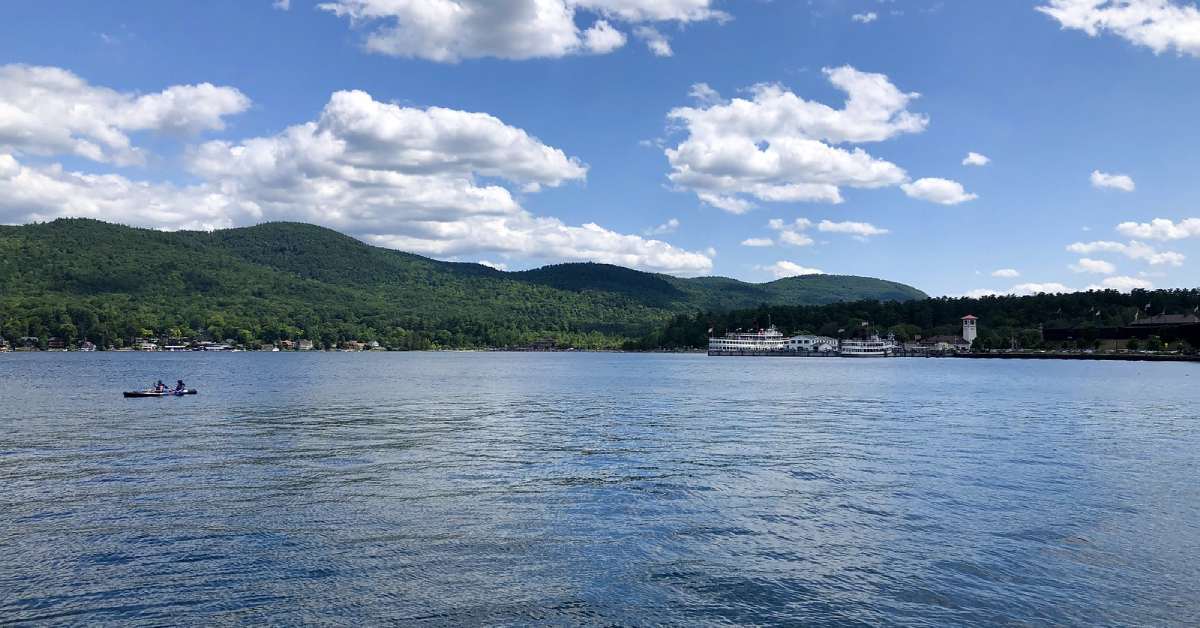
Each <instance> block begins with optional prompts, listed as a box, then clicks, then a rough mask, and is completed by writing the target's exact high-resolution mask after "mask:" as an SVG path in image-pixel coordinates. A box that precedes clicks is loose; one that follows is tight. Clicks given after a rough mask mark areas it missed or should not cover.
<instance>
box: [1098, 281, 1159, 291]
mask: <svg viewBox="0 0 1200 628" xmlns="http://www.w3.org/2000/svg"><path fill="white" fill-rule="evenodd" d="M1087 289H1088V290H1117V291H1119V292H1129V291H1131V290H1153V289H1154V284H1153V283H1151V282H1149V281H1146V280H1145V279H1138V278H1137V277H1105V278H1104V281H1101V282H1100V283H1099V284H1092V285H1090V286H1088V287H1087Z"/></svg>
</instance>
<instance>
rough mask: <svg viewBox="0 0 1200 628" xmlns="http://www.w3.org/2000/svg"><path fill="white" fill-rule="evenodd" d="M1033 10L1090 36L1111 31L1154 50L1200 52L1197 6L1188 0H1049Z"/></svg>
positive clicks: (1159, 51)
mask: <svg viewBox="0 0 1200 628" xmlns="http://www.w3.org/2000/svg"><path fill="white" fill-rule="evenodd" d="M1037 10H1038V11H1041V12H1042V13H1045V14H1046V15H1049V16H1050V17H1052V18H1054V19H1055V20H1057V21H1058V23H1059V24H1060V25H1061V26H1062V28H1063V29H1072V30H1079V31H1083V32H1085V33H1087V34H1088V36H1090V37H1096V36H1097V35H1100V34H1101V33H1111V34H1113V35H1116V36H1118V37H1120V38H1122V39H1125V40H1126V41H1129V42H1131V43H1133V44H1136V45H1138V46H1143V47H1146V48H1149V49H1151V50H1153V51H1154V53H1155V54H1161V53H1163V52H1166V51H1168V50H1174V51H1175V52H1176V53H1178V54H1181V55H1182V54H1189V55H1192V56H1200V9H1197V7H1196V5H1194V4H1192V3H1191V2H1190V0H1189V1H1188V2H1176V1H1175V0H1049V1H1048V3H1047V4H1045V5H1042V6H1039V7H1037Z"/></svg>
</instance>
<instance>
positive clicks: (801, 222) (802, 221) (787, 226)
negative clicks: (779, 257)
mask: <svg viewBox="0 0 1200 628" xmlns="http://www.w3.org/2000/svg"><path fill="white" fill-rule="evenodd" d="M767 226H768V227H770V228H771V229H772V230H773V231H778V232H779V242H780V243H782V244H790V245H792V246H809V245H811V244H813V243H814V240H813V239H812V238H810V237H808V235H807V234H805V233H804V231H805V230H806V229H808V228H809V227H811V226H812V221H811V220H809V219H807V218H797V219H796V220H794V221H792V222H790V223H789V222H784V221H783V220H781V219H779V218H773V219H771V221H770V222H768V223H767Z"/></svg>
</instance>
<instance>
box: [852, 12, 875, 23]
mask: <svg viewBox="0 0 1200 628" xmlns="http://www.w3.org/2000/svg"><path fill="white" fill-rule="evenodd" d="M850 19H851V20H854V21H855V22H858V23H859V24H870V23H871V22H874V21H875V20H877V19H879V15H878V14H877V13H875V12H874V11H867V12H866V13H855V14H854V15H851V16H850Z"/></svg>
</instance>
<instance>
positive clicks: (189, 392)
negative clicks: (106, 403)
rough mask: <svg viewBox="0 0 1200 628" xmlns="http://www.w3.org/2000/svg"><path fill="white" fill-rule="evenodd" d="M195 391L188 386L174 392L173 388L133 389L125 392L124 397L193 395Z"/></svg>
mask: <svg viewBox="0 0 1200 628" xmlns="http://www.w3.org/2000/svg"><path fill="white" fill-rule="evenodd" d="M196 393H197V391H195V390H193V389H191V388H188V389H186V390H181V391H179V392H176V391H174V390H169V391H167V392H154V391H153V390H134V391H131V392H127V393H125V397H126V398H130V397H182V396H184V395H194V394H196Z"/></svg>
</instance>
